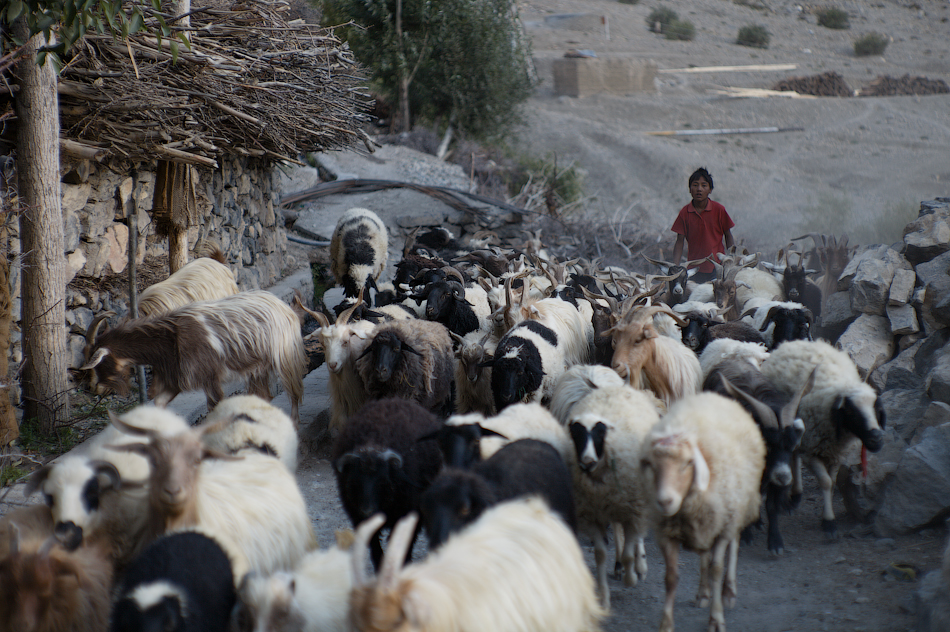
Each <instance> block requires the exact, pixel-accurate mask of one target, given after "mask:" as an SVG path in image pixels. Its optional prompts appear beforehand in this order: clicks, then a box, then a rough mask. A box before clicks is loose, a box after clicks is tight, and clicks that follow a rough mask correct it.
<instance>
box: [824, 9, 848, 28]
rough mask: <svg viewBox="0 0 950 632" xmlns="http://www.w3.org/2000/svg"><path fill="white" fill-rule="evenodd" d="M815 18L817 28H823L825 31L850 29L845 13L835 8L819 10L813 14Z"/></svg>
mask: <svg viewBox="0 0 950 632" xmlns="http://www.w3.org/2000/svg"><path fill="white" fill-rule="evenodd" d="M815 16H816V18H817V20H818V26H823V27H825V28H826V29H837V30H844V29H849V28H851V23H850V22H848V12H847V11H843V10H841V9H835V8H829V9H821V10H820V11H817V12H816V13H815Z"/></svg>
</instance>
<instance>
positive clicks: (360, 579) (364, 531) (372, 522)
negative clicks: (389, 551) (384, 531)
mask: <svg viewBox="0 0 950 632" xmlns="http://www.w3.org/2000/svg"><path fill="white" fill-rule="evenodd" d="M384 524H386V516H384V515H383V514H381V513H378V514H375V515H373V516H372V517H371V518H368V519H366V520H364V521H363V522H361V523H360V525H359V526H358V527H356V535H355V536H354V537H353V549H352V550H353V553H352V555H351V556H350V560H351V561H352V562H353V585H354V586H365V585H366V584H368V583H369V578H368V577H367V576H366V549H368V548H369V539H370V538H371V537H372V536H373V534H374V533H376V532H377V531H379V530H380V528H382V526H383V525H384ZM387 548H388V547H387Z"/></svg>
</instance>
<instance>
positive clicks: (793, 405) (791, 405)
mask: <svg viewBox="0 0 950 632" xmlns="http://www.w3.org/2000/svg"><path fill="white" fill-rule="evenodd" d="M817 373H818V365H815V368H814V369H812V370H811V373H809V374H808V379H807V380H805V383H804V384H802V387H801V388H800V389H798V392H797V393H795V395H793V396H792V399H791V401H790V402H788V403H787V404H785V406H783V407H782V419H781V423H782V426H789V425H791V423H792V422H793V421H794V420H795V417H796V416H797V415H798V405H799V404H801V402H802V398H803V397H805V395H808V393H810V392H811V389H812V387H814V386H815V375H816V374H817Z"/></svg>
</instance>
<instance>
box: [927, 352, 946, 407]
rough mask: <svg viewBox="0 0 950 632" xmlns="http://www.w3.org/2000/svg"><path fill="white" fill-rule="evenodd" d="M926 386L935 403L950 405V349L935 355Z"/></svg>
mask: <svg viewBox="0 0 950 632" xmlns="http://www.w3.org/2000/svg"><path fill="white" fill-rule="evenodd" d="M924 386H925V388H926V389H927V394H928V395H930V397H931V398H933V399H934V400H935V401H938V402H944V403H947V404H950V349H941V350H940V351H938V352H937V353H935V354H934V363H933V367H932V368H931V369H930V371H929V372H928V373H927V378H926V380H925V381H924Z"/></svg>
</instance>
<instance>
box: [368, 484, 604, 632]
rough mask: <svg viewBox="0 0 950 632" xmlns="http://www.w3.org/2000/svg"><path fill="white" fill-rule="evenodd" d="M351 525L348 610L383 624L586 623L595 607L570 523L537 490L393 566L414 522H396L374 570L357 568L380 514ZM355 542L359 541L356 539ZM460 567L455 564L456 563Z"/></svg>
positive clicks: (589, 628)
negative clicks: (421, 557)
mask: <svg viewBox="0 0 950 632" xmlns="http://www.w3.org/2000/svg"><path fill="white" fill-rule="evenodd" d="M384 520H385V518H383V517H382V516H377V517H374V518H373V519H372V520H369V521H367V522H366V523H364V524H362V525H360V528H359V529H358V530H357V534H356V544H355V546H354V555H353V575H354V588H353V592H352V594H351V596H350V605H351V611H350V617H351V623H352V625H353V627H354V628H355V629H357V630H375V631H377V632H388V631H393V632H395V631H396V630H401V631H406V632H408V631H413V632H485V631H486V630H492V631H493V632H522V631H524V630H545V631H546V632H596V631H597V630H599V629H600V628H599V625H598V621H599V620H600V619H601V618H602V617H603V616H604V614H605V613H604V611H603V610H602V609H601V607H600V606H599V605H598V603H597V597H596V595H595V594H594V582H593V579H592V578H591V575H590V572H589V571H588V570H587V568H586V565H585V563H584V556H583V555H582V553H581V549H580V547H579V546H578V544H577V539H576V538H575V537H574V534H573V533H571V530H570V529H569V528H568V527H567V525H565V524H564V521H563V520H561V518H560V517H558V516H557V515H556V514H554V513H553V512H552V511H551V510H550V509H548V507H547V506H546V505H545V504H544V502H543V501H542V500H540V499H538V498H530V499H526V500H512V501H508V502H505V503H501V504H499V505H496V506H495V507H492V508H491V509H489V510H488V511H486V512H485V513H484V514H482V516H481V517H480V518H479V519H478V520H476V521H475V522H474V523H473V524H471V525H469V526H468V528H466V529H465V530H464V531H462V532H461V533H459V534H458V535H456V536H454V537H452V538H450V539H449V541H448V542H446V543H445V544H444V545H443V546H442V547H441V548H440V549H439V550H438V551H435V552H433V553H431V554H430V555H429V556H428V557H427V558H426V560H425V561H424V562H420V563H417V564H410V565H408V566H405V567H404V566H403V560H404V558H405V551H406V550H407V548H408V545H409V543H410V541H411V539H412V537H413V533H414V532H415V529H416V525H415V522H416V516H415V515H414V514H413V515H411V516H409V517H407V518H405V519H404V520H403V521H401V522H400V524H399V525H398V526H397V528H396V529H395V531H394V533H393V537H392V538H390V549H389V550H388V551H387V552H386V559H385V560H384V562H383V568H382V570H381V571H380V573H379V575H378V576H377V577H376V578H375V579H374V580H372V581H371V580H370V579H368V578H367V577H366V571H365V569H364V565H365V553H363V554H360V553H361V551H362V550H364V549H365V543H366V541H367V540H368V539H369V537H370V535H371V534H372V533H373V532H375V531H376V530H377V529H379V527H380V526H381V525H382V523H383V522H384ZM361 543H362V546H361ZM460 569H465V570H464V572H459V570H460Z"/></svg>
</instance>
